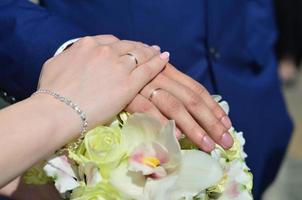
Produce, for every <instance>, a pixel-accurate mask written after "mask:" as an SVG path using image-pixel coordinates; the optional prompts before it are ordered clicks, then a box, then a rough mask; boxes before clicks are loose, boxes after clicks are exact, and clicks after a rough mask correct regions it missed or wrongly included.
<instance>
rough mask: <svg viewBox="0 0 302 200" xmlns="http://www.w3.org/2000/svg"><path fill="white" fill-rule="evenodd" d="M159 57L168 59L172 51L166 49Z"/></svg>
mask: <svg viewBox="0 0 302 200" xmlns="http://www.w3.org/2000/svg"><path fill="white" fill-rule="evenodd" d="M159 57H160V58H161V59H163V60H166V59H168V58H169V57H170V53H169V52H167V51H165V52H164V53H161V54H160V55H159Z"/></svg>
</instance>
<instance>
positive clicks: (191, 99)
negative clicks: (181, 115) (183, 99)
mask: <svg viewBox="0 0 302 200" xmlns="http://www.w3.org/2000/svg"><path fill="white" fill-rule="evenodd" d="M186 93H187V95H188V100H187V104H188V106H189V107H191V108H196V107H199V106H201V105H202V99H200V98H199V96H197V95H196V94H194V93H193V92H191V91H188V90H186Z"/></svg>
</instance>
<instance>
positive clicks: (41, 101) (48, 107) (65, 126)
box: [27, 94, 81, 145]
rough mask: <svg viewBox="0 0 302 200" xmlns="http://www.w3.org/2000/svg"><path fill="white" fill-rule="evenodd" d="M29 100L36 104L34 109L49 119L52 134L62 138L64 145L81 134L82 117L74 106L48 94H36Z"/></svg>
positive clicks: (46, 119) (42, 116)
mask: <svg viewBox="0 0 302 200" xmlns="http://www.w3.org/2000/svg"><path fill="white" fill-rule="evenodd" d="M27 100H28V101H29V102H30V103H31V104H33V105H35V106H34V111H35V112H36V113H37V114H38V116H40V117H41V118H43V119H45V121H47V123H48V126H49V129H50V130H51V132H52V134H51V135H52V136H55V137H57V138H60V139H61V140H62V141H61V142H62V145H65V143H67V142H68V141H71V140H72V139H74V138H76V137H78V136H79V134H80V130H81V119H80V118H79V116H78V115H77V113H76V112H75V111H74V110H72V108H70V107H69V106H67V105H65V104H64V103H63V102H61V101H59V100H58V99H55V98H54V97H53V96H50V95H47V94H36V95H33V96H31V97H30V98H28V99H27Z"/></svg>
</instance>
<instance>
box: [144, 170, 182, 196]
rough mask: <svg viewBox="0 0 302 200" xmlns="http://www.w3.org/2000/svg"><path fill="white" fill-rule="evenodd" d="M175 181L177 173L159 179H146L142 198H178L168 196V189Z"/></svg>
mask: <svg viewBox="0 0 302 200" xmlns="http://www.w3.org/2000/svg"><path fill="white" fill-rule="evenodd" d="M176 181H177V174H172V175H170V176H166V177H164V178H161V179H151V178H149V179H147V182H146V186H145V190H144V198H143V199H144V200H163V199H165V200H178V199H173V198H171V197H170V194H171V193H170V192H169V191H170V190H171V188H173V187H174V185H175V182H176Z"/></svg>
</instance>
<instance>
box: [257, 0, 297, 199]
mask: <svg viewBox="0 0 302 200" xmlns="http://www.w3.org/2000/svg"><path fill="white" fill-rule="evenodd" d="M275 6H276V7H275V8H276V19H277V27H278V30H279V37H278V43H277V45H276V53H277V55H278V58H279V68H278V70H279V76H280V80H281V82H282V84H283V93H284V95H285V98H286V102H287V107H288V110H289V112H290V114H291V116H292V118H293V121H294V124H295V129H294V133H293V136H292V139H291V143H290V145H289V147H288V151H287V156H286V158H285V159H284V161H283V165H282V168H281V170H280V172H279V175H278V177H277V178H276V180H275V182H274V183H273V184H272V185H271V187H270V188H269V189H268V190H267V191H266V193H265V194H264V196H263V200H285V199H288V200H301V199H302V196H301V195H300V192H301V187H302V70H299V68H301V67H300V66H301V60H302V12H301V10H302V1H301V0H275ZM272 142H273V141H272Z"/></svg>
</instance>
